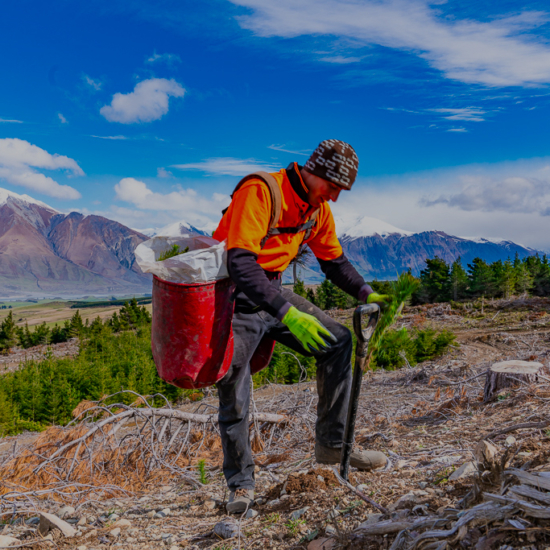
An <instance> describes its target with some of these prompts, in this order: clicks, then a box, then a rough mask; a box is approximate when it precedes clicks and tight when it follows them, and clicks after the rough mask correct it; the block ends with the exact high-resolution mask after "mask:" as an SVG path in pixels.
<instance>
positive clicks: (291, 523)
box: [285, 519, 306, 536]
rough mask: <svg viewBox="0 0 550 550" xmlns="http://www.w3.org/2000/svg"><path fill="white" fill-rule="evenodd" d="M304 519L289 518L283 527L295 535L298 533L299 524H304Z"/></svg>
mask: <svg viewBox="0 0 550 550" xmlns="http://www.w3.org/2000/svg"><path fill="white" fill-rule="evenodd" d="M305 523H306V520H305V519H290V520H288V521H287V522H286V523H285V527H286V528H287V529H288V532H289V533H290V534H291V535H292V536H295V535H297V534H298V531H299V530H300V526H302V525H305Z"/></svg>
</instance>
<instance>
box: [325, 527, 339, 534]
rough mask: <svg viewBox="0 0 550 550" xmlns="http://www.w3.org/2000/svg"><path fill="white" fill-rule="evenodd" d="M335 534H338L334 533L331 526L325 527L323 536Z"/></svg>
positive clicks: (334, 530)
mask: <svg viewBox="0 0 550 550" xmlns="http://www.w3.org/2000/svg"><path fill="white" fill-rule="evenodd" d="M336 533H338V531H336V529H335V528H334V527H333V526H332V525H327V526H326V527H325V535H336Z"/></svg>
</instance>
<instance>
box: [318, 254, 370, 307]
mask: <svg viewBox="0 0 550 550" xmlns="http://www.w3.org/2000/svg"><path fill="white" fill-rule="evenodd" d="M317 261H318V262H319V264H320V265H321V270H322V271H323V273H324V274H325V275H326V277H327V279H328V280H329V281H331V282H332V283H334V284H335V285H336V286H337V287H338V288H341V289H342V290H343V291H344V292H346V293H347V294H349V295H350V296H353V297H354V298H357V299H360V298H359V291H360V290H361V288H363V287H364V286H365V284H366V283H365V280H364V279H363V277H361V275H359V273H357V270H356V269H355V268H354V267H353V265H352V264H351V262H350V261H349V260H348V259H347V258H346V256H345V254H342V255H341V256H339V257H338V258H336V259H335V260H321V259H319V258H317ZM369 289H370V287H369ZM371 292H372V290H371Z"/></svg>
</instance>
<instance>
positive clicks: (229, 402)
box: [217, 289, 352, 491]
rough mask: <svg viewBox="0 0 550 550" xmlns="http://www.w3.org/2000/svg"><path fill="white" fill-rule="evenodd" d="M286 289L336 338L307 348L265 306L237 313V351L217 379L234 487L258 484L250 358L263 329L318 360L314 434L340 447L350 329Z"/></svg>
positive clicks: (225, 453)
mask: <svg viewBox="0 0 550 550" xmlns="http://www.w3.org/2000/svg"><path fill="white" fill-rule="evenodd" d="M282 295H283V296H284V297H285V299H286V300H287V301H289V302H290V303H291V304H292V305H293V306H295V307H296V308H297V309H299V310H300V311H303V312H305V313H309V314H310V315H313V316H315V317H316V318H317V319H319V321H321V323H323V325H324V326H325V327H327V329H328V330H330V332H332V334H334V336H336V338H337V339H338V343H336V344H332V348H331V349H330V350H329V351H327V352H321V353H318V352H316V353H314V354H309V353H307V352H306V351H305V350H304V348H303V347H302V345H301V344H300V343H299V342H298V340H296V338H294V336H293V335H292V333H291V332H290V330H289V329H288V328H287V327H286V325H284V324H283V323H281V322H280V321H279V320H278V319H276V318H275V317H272V316H271V315H269V314H268V313H266V312H265V311H261V312H259V313H239V312H238V311H237V312H236V313H235V314H234V316H233V338H234V343H235V344H234V346H235V347H234V352H233V361H232V363H231V367H230V368H229V371H228V372H227V374H226V375H225V376H224V377H223V378H222V379H221V380H220V381H219V382H218V383H217V388H218V394H219V399H220V410H219V426H220V432H221V439H222V445H223V456H224V461H223V473H224V475H225V479H226V480H227V485H228V487H229V489H230V490H231V491H235V490H236V489H254V460H253V458H252V451H251V449H250V439H249V431H248V428H249V420H248V414H249V404H250V359H251V358H252V355H253V354H254V351H255V350H256V347H257V346H258V344H259V343H260V340H261V339H262V337H263V336H264V335H268V336H269V337H270V338H272V339H273V340H275V341H277V342H280V343H281V344H283V345H285V346H288V347H289V348H291V349H293V350H294V351H297V352H298V353H301V354H303V355H307V356H314V357H315V358H316V361H317V392H318V394H319V403H318V405H317V423H316V427H315V429H316V439H317V441H318V442H319V443H321V444H322V445H324V446H326V447H341V446H342V438H343V434H344V426H345V423H346V416H347V405H348V400H349V394H350V387H351V352H352V338H351V333H350V331H349V330H348V329H347V328H346V327H345V326H343V325H341V324H340V323H337V322H336V321H335V320H334V319H331V318H330V317H329V316H328V315H325V313H323V311H322V310H320V309H319V308H318V307H316V306H314V305H313V304H312V303H311V302H309V301H307V300H306V299H305V298H302V297H301V296H298V295H296V294H294V292H292V291H291V290H287V289H283V290H282Z"/></svg>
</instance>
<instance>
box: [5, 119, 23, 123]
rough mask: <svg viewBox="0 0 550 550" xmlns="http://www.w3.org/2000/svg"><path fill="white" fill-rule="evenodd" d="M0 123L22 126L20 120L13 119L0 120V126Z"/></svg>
mask: <svg viewBox="0 0 550 550" xmlns="http://www.w3.org/2000/svg"><path fill="white" fill-rule="evenodd" d="M2 123H13V124H23V121H22V120H15V119H13V118H0V124H2Z"/></svg>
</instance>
